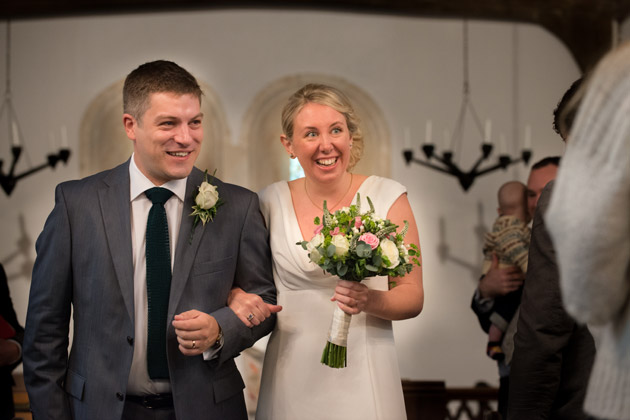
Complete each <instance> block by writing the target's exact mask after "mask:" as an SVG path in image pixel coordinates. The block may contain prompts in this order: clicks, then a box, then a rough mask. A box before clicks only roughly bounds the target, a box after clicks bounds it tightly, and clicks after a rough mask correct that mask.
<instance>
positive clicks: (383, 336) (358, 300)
mask: <svg viewBox="0 0 630 420" xmlns="http://www.w3.org/2000/svg"><path fill="white" fill-rule="evenodd" d="M282 129H283V134H282V136H281V138H280V140H281V142H282V145H283V146H284V148H285V149H286V151H287V153H288V154H289V156H290V158H291V159H295V158H297V159H298V160H299V162H300V164H301V166H302V168H303V169H304V173H305V177H304V178H300V179H296V180H294V181H290V182H286V181H281V182H277V183H275V184H272V185H269V186H268V187H266V188H265V189H263V190H262V191H261V192H260V193H259V195H260V203H261V210H262V213H263V215H264V217H265V221H266V223H267V227H268V228H269V232H270V244H271V251H272V257H273V272H274V280H275V283H276V287H277V289H278V305H281V306H282V307H283V309H282V312H279V313H278V320H277V324H276V327H275V329H274V331H273V332H272V335H271V338H270V339H269V344H268V346H267V351H266V354H265V361H264V364H263V371H262V382H261V386H260V395H259V399H258V409H257V412H256V418H257V419H260V420H282V419H287V420H289V419H290V420H293V419H323V418H325V419H343V420H352V419H357V420H358V419H361V420H366V419H387V420H390V419H404V418H406V415H405V405H404V401H403V394H402V385H401V380H400V373H399V369H398V361H397V357H396V349H395V346H394V337H393V332H392V323H391V321H392V320H399V319H407V318H412V317H415V316H417V315H418V314H419V313H420V311H421V310H422V306H423V303H424V291H423V287H422V272H421V270H420V268H416V269H415V270H413V271H412V272H411V273H409V274H408V275H406V276H405V277H398V278H396V279H395V286H394V287H389V286H388V285H389V284H390V283H389V281H388V280H389V279H388V278H387V277H372V278H369V279H366V280H364V281H363V282H361V283H358V282H351V281H345V280H340V279H339V278H338V277H333V276H331V275H330V274H327V273H324V272H323V271H322V269H321V268H319V267H318V266H317V265H315V264H314V263H311V262H310V260H309V258H308V254H307V252H306V251H304V250H303V249H302V247H301V246H298V245H296V243H297V242H301V241H302V240H306V241H308V240H310V239H311V238H312V237H313V236H314V228H315V225H314V224H313V220H314V219H315V217H320V218H321V217H322V213H323V209H322V205H323V202H324V200H326V202H327V206H328V209H329V210H330V211H331V212H334V211H335V210H338V209H340V208H342V207H346V206H350V204H351V203H354V202H355V201H356V195H357V193H360V197H361V200H362V203H361V207H362V208H369V207H368V204H367V201H366V197H370V199H371V200H372V202H373V203H374V207H375V209H376V215H377V216H379V217H381V218H383V219H390V220H391V221H392V222H393V223H395V224H397V225H399V226H402V225H403V224H404V220H406V221H408V222H409V231H408V233H407V235H406V236H405V239H406V241H408V242H407V243H415V244H419V238H418V231H417V228H416V223H415V220H414V217H413V213H412V211H411V207H410V205H409V201H408V200H407V192H406V188H405V187H404V186H403V185H401V184H399V183H398V182H395V181H393V180H390V179H386V178H381V177H377V176H365V175H358V174H353V173H352V172H350V170H351V169H352V167H353V166H354V165H355V164H356V163H357V161H358V160H359V159H360V157H361V152H362V149H363V139H362V135H361V131H360V129H359V127H358V121H357V117H356V116H355V114H354V110H353V109H352V106H351V104H350V102H349V101H348V99H347V98H346V96H345V95H344V94H343V93H341V92H340V91H338V90H337V89H334V88H332V87H329V86H324V85H315V84H309V85H306V86H304V87H303V88H301V89H300V90H298V91H297V92H295V93H294V94H293V96H292V97H291V98H290V99H289V101H288V103H287V104H286V106H285V107H284V109H283V112H282ZM392 284H394V283H392ZM229 303H230V307H231V308H232V309H233V310H234V311H235V312H236V314H237V315H238V316H239V318H240V319H241V320H242V321H243V322H244V323H245V324H247V325H249V326H253V325H258V323H260V322H261V321H262V320H264V318H265V316H268V315H269V312H270V310H269V309H268V308H266V305H265V304H264V302H262V300H261V299H260V298H259V297H258V296H257V295H251V294H248V293H245V292H244V291H242V290H240V289H234V290H233V291H232V293H231V298H230V302H229ZM334 305H338V306H339V307H340V308H341V309H342V310H343V311H344V312H346V313H348V314H351V315H353V317H352V321H351V325H350V334H349V337H348V348H347V352H348V353H347V367H346V368H344V369H333V368H330V367H328V366H325V365H323V364H321V363H320V358H321V354H322V350H323V348H324V345H325V344H326V340H327V332H328V329H329V327H330V321H331V317H332V313H333V309H334Z"/></svg>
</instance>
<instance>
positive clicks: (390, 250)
mask: <svg viewBox="0 0 630 420" xmlns="http://www.w3.org/2000/svg"><path fill="white" fill-rule="evenodd" d="M381 251H383V256H385V257H387V259H388V260H389V261H390V262H391V264H390V265H386V264H385V260H383V267H387V268H395V267H396V266H397V265H398V264H400V258H399V257H398V247H397V246H396V244H395V243H394V242H392V241H391V240H389V239H383V240H382V241H381Z"/></svg>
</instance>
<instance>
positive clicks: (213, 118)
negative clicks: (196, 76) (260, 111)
mask: <svg viewBox="0 0 630 420" xmlns="http://www.w3.org/2000/svg"><path fill="white" fill-rule="evenodd" d="M123 84H124V80H121V81H119V82H116V83H114V84H113V85H111V86H109V87H108V88H106V89H104V90H103V91H102V92H101V93H100V94H99V95H98V96H97V97H96V98H95V99H94V100H93V101H92V102H91V103H90V105H89V107H88V109H87V111H86V112H85V114H84V115H83V118H82V120H81V128H80V131H79V134H80V138H79V170H80V174H81V177H85V176H88V175H91V174H94V173H96V172H100V171H103V170H105V169H109V168H113V167H114V166H116V165H118V164H120V163H122V162H124V161H125V160H127V159H128V158H129V156H131V154H132V152H133V142H132V141H131V140H129V138H128V137H127V135H126V134H125V130H124V128H123V124H122V88H123ZM199 85H200V86H201V88H202V89H203V92H204V96H203V98H202V100H201V112H203V114H204V119H203V121H204V122H203V129H204V141H203V145H202V148H201V153H200V155H199V157H198V158H197V163H196V166H197V167H198V168H200V169H208V171H209V172H212V171H213V170H214V169H215V168H218V167H219V165H220V164H221V163H222V161H223V143H224V142H228V141H229V130H228V125H227V122H226V118H225V112H224V111H223V107H222V106H221V104H220V102H219V99H218V97H217V95H216V94H215V93H214V91H213V90H212V89H211V88H210V87H209V86H208V85H206V84H204V83H202V82H199Z"/></svg>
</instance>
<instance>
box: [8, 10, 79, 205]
mask: <svg viewBox="0 0 630 420" xmlns="http://www.w3.org/2000/svg"><path fill="white" fill-rule="evenodd" d="M6 65H7V70H6V87H5V91H4V100H3V101H2V107H0V120H2V118H3V117H4V115H5V114H6V116H7V129H8V139H9V144H10V147H11V155H12V160H11V165H10V167H9V170H8V171H7V172H6V173H5V172H4V167H3V166H4V160H2V159H0V186H2V189H3V190H4V192H5V193H6V194H7V195H11V193H12V192H13V189H14V188H15V185H16V184H17V182H18V181H19V180H20V179H22V178H25V177H27V176H29V175H32V174H34V173H36V172H39V171H41V170H42V169H46V168H48V167H50V168H53V169H54V168H55V166H57V163H58V162H59V161H62V162H63V163H64V164H65V163H67V162H68V159H69V158H70V149H69V148H68V145H67V144H65V143H67V138H66V137H65V136H66V133H65V129H64V128H62V145H61V148H60V149H59V151H58V152H57V153H51V154H49V155H48V156H46V162H45V163H42V164H41V165H37V166H33V167H31V168H30V169H28V170H26V171H24V172H22V173H20V174H16V173H15V167H16V165H17V163H18V161H19V159H20V156H21V155H22V151H23V146H22V141H21V139H22V132H21V130H20V126H19V124H18V120H17V116H16V113H15V109H14V108H13V103H12V100H11V22H10V21H7V51H6Z"/></svg>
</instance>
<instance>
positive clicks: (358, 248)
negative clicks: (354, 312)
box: [297, 194, 420, 368]
mask: <svg viewBox="0 0 630 420" xmlns="http://www.w3.org/2000/svg"><path fill="white" fill-rule="evenodd" d="M360 200H361V197H360V196H359V194H357V201H356V204H353V205H351V206H350V207H344V208H342V209H340V210H337V211H336V212H335V213H330V211H328V208H327V207H326V201H324V214H323V217H322V219H321V220H320V218H319V217H316V218H315V221H314V223H315V225H317V228H316V229H315V236H314V237H313V239H311V240H310V241H302V242H298V243H297V245H302V247H303V248H304V249H305V250H307V251H308V252H309V254H308V256H309V258H310V259H311V261H312V262H314V263H315V264H317V265H319V266H320V267H321V268H322V269H323V270H324V271H326V272H328V273H330V274H332V275H334V276H338V277H339V278H341V279H343V280H352V281H361V280H363V279H364V278H366V277H373V276H390V277H401V276H404V275H406V274H407V273H409V272H411V269H412V267H413V265H414V264H416V265H418V266H420V261H419V260H418V258H417V256H419V255H420V249H419V248H418V247H417V246H416V245H414V244H411V245H408V246H407V245H405V243H404V241H403V239H404V237H405V234H406V233H407V230H408V229H409V224H408V223H407V221H405V227H404V228H403V229H402V231H401V232H400V233H396V229H397V228H398V225H395V224H393V223H392V222H390V221H389V220H383V219H381V218H379V217H377V216H376V215H374V205H373V204H372V201H371V200H370V198H369V197H367V201H368V204H369V205H370V210H369V211H368V212H366V213H361V201H360ZM351 319H352V316H351V315H349V314H346V313H345V312H344V311H342V310H341V309H340V308H339V307H338V306H337V307H335V312H334V313H333V320H332V324H331V326H330V330H329V332H328V342H327V343H326V347H324V352H323V354H322V359H321V362H322V363H323V364H325V365H327V366H330V367H334V368H343V367H346V348H347V344H348V331H349V328H350V320H351Z"/></svg>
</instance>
